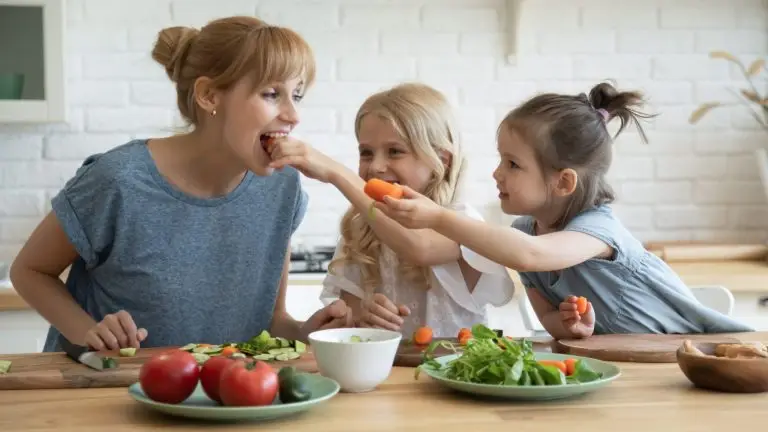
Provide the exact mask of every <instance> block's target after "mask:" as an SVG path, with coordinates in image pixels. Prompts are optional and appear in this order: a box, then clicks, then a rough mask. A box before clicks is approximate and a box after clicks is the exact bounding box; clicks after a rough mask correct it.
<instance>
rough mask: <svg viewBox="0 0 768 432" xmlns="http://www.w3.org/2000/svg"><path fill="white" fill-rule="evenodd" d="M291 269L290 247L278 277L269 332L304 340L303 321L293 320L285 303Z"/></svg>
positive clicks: (274, 334)
mask: <svg viewBox="0 0 768 432" xmlns="http://www.w3.org/2000/svg"><path fill="white" fill-rule="evenodd" d="M290 269H291V247H290V246H288V250H287V252H286V254H285V260H284V261H283V274H282V276H281V277H280V285H279V288H278V291H277V299H276V300H275V309H274V310H273V312H272V325H271V326H270V329H269V333H270V334H271V335H273V336H280V337H283V338H285V339H289V340H300V341H302V342H306V338H307V335H305V334H302V331H301V330H302V325H303V324H304V323H302V322H299V321H297V320H295V319H294V318H293V317H292V316H291V315H290V314H289V313H288V309H287V307H286V305H285V297H286V293H287V291H288V277H289V274H290V273H289V271H290Z"/></svg>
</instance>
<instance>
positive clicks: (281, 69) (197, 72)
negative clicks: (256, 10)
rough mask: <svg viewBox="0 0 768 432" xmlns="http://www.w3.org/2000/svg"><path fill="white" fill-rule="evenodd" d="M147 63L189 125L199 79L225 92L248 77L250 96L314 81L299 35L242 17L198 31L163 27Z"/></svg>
mask: <svg viewBox="0 0 768 432" xmlns="http://www.w3.org/2000/svg"><path fill="white" fill-rule="evenodd" d="M152 58H153V59H154V60H155V61H157V62H158V63H160V64H161V65H163V67H164V68H165V72H166V73H167V74H168V77H169V78H170V79H171V81H173V82H174V83H176V95H177V102H176V103H177V105H178V108H179V112H180V113H181V115H182V117H183V118H184V120H185V121H186V122H187V123H188V124H190V125H197V124H198V121H199V117H198V110H197V104H196V103H195V98H194V84H195V81H196V80H197V79H198V78H200V77H209V78H211V79H212V80H213V83H212V84H213V87H214V88H217V89H221V90H227V89H228V88H230V87H231V86H232V85H234V84H235V83H236V82H238V81H239V80H240V79H242V78H243V77H245V76H247V75H251V76H252V77H253V88H252V90H253V91H257V90H258V89H260V88H263V87H264V86H266V85H268V84H269V83H273V82H280V81H286V80H289V79H292V78H297V77H301V78H302V79H303V80H304V85H305V87H308V86H309V85H311V83H312V82H314V79H315V58H314V54H313V53H312V49H311V48H310V46H309V45H308V44H307V42H306V41H305V40H304V39H303V38H302V37H301V36H299V34H298V33H296V32H294V31H293V30H290V29H287V28H284V27H276V26H271V25H269V24H267V23H265V22H264V21H261V20H259V19H257V18H253V17H247V16H235V17H228V18H220V19H217V20H213V21H211V22H209V23H208V24H207V25H205V26H204V27H202V28H201V29H200V30H198V29H195V28H191V27H168V28H164V29H162V30H160V32H159V33H158V35H157V41H156V42H155V46H154V48H153V50H152Z"/></svg>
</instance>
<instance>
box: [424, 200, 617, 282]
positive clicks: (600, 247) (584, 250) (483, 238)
mask: <svg viewBox="0 0 768 432" xmlns="http://www.w3.org/2000/svg"><path fill="white" fill-rule="evenodd" d="M434 230H435V231H437V232H438V233H440V234H442V235H444V236H446V237H448V238H450V239H453V240H454V241H456V242H458V243H460V244H463V245H465V246H466V247H468V248H469V249H472V250H473V251H475V252H477V253H478V254H480V255H482V256H484V257H486V258H488V259H490V260H492V261H495V262H497V263H499V264H502V265H504V266H505V267H508V268H510V269H512V270H516V271H524V272H533V271H555V270H562V269H565V268H568V267H572V266H574V265H576V264H580V263H582V262H584V261H587V260H588V259H591V258H595V257H601V258H608V257H610V256H611V255H612V254H613V249H612V248H611V247H610V246H608V245H607V244H606V243H605V242H603V241H602V240H599V239H597V238H595V237H593V236H590V235H588V234H584V233H580V232H573V231H558V232H554V233H550V234H544V235H540V236H532V235H528V234H526V233H524V232H522V231H520V230H518V229H515V228H508V227H503V226H495V225H490V224H488V223H485V222H482V221H478V220H475V219H472V218H468V217H466V216H464V215H461V214H458V213H456V212H454V211H451V210H450V209H441V210H440V216H439V217H438V218H437V222H436V223H435V224H434Z"/></svg>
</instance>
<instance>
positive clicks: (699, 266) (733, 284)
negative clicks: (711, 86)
mask: <svg viewBox="0 0 768 432" xmlns="http://www.w3.org/2000/svg"><path fill="white" fill-rule="evenodd" d="M670 266H671V267H672V269H673V270H675V271H676V272H677V274H678V275H680V277H681V278H682V279H683V281H684V282H685V283H686V284H688V285H690V286H695V285H723V286H725V287H727V288H728V289H730V290H731V291H732V292H734V293H746V292H749V293H765V294H768V263H767V262H766V261H765V260H741V261H699V262H673V263H670ZM511 273H512V276H513V279H514V280H515V283H516V284H517V286H520V278H519V277H518V275H517V273H516V272H511ZM62 277H63V276H62ZM313 279H314V280H313ZM320 279H321V277H320V276H318V277H314V276H313V275H303V274H301V275H296V277H295V280H292V281H291V285H315V284H317V280H320ZM26 309H29V305H27V303H26V302H25V301H24V300H23V299H22V298H21V297H20V296H19V295H18V294H17V293H16V291H14V290H12V289H4V290H3V289H0V312H3V311H15V310H26Z"/></svg>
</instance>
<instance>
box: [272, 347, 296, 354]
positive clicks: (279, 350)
mask: <svg viewBox="0 0 768 432" xmlns="http://www.w3.org/2000/svg"><path fill="white" fill-rule="evenodd" d="M289 352H296V350H295V349H293V348H272V349H271V350H269V353H270V354H275V355H277V354H283V353H289Z"/></svg>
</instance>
